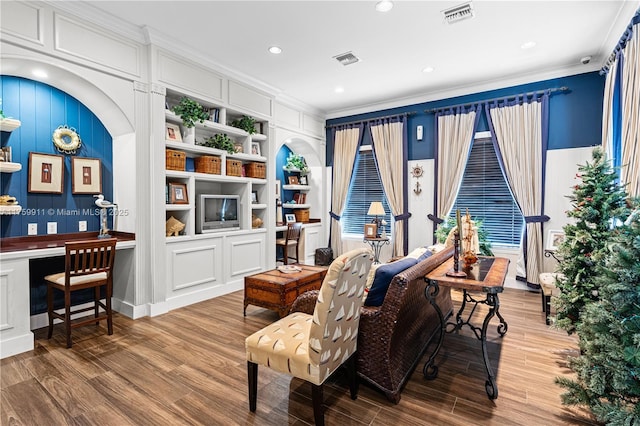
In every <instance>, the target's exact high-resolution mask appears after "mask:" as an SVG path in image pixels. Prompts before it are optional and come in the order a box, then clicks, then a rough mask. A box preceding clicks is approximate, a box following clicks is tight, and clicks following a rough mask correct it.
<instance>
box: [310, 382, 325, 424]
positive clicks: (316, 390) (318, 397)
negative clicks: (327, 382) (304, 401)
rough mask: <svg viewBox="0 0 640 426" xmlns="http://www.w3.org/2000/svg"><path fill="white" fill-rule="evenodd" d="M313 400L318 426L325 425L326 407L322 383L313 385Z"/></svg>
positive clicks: (314, 414)
mask: <svg viewBox="0 0 640 426" xmlns="http://www.w3.org/2000/svg"><path fill="white" fill-rule="evenodd" d="M311 400H312V402H313V418H314V419H315V422H316V426H324V407H323V406H322V400H323V392H322V385H314V384H312V385H311Z"/></svg>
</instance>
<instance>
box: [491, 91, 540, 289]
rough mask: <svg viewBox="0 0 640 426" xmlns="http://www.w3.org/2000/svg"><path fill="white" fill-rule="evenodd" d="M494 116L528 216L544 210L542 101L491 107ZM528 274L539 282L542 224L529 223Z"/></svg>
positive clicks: (508, 170) (509, 173)
mask: <svg viewBox="0 0 640 426" xmlns="http://www.w3.org/2000/svg"><path fill="white" fill-rule="evenodd" d="M490 112H491V119H492V121H493V126H494V129H495V133H496V139H497V141H498V146H499V147H500V151H501V153H502V160H503V163H504V166H505V173H506V175H507V180H508V183H509V186H510V188H511V192H513V195H514V197H515V198H516V200H517V201H518V204H519V205H520V208H521V209H522V213H523V214H524V216H538V215H541V214H542V104H541V102H531V103H525V104H523V105H514V106H506V107H503V108H491V109H490ZM526 227H527V247H521V249H522V250H523V251H524V250H526V253H527V265H526V272H527V274H526V278H527V281H528V282H530V283H532V284H539V278H538V275H539V273H540V271H541V265H542V251H543V245H542V224H541V223H539V222H536V223H527V224H526Z"/></svg>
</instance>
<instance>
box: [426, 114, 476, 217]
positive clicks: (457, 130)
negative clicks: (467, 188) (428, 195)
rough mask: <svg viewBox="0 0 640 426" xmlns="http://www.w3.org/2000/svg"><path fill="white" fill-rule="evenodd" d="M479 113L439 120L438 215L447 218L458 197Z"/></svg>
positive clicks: (445, 116)
mask: <svg viewBox="0 0 640 426" xmlns="http://www.w3.org/2000/svg"><path fill="white" fill-rule="evenodd" d="M475 120H476V112H475V111H471V112H468V113H466V114H450V115H441V116H439V117H438V171H437V173H438V195H437V202H438V206H437V209H436V215H437V217H438V218H440V219H444V218H445V217H446V216H447V215H448V214H449V211H450V210H451V207H453V204H454V203H455V201H456V196H457V195H458V187H459V186H460V182H461V181H462V176H463V174H464V169H465V166H466V164H467V158H468V157H469V150H470V147H471V141H472V140H473V125H474V124H475Z"/></svg>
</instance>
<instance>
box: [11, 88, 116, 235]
mask: <svg viewBox="0 0 640 426" xmlns="http://www.w3.org/2000/svg"><path fill="white" fill-rule="evenodd" d="M0 96H1V98H2V109H3V111H4V114H5V115H6V116H8V117H14V118H17V119H19V120H20V121H21V122H22V125H21V127H19V128H18V129H16V130H14V131H13V132H12V133H7V132H2V145H3V146H5V145H6V146H10V147H11V148H12V156H13V158H12V160H13V162H16V163H20V164H22V170H21V171H19V172H16V173H13V174H7V173H2V174H1V176H0V178H1V182H0V192H1V193H2V194H9V195H12V196H14V197H16V198H17V199H18V202H19V203H20V205H21V206H22V208H23V211H22V214H20V215H15V216H0V236H1V237H16V236H24V235H27V227H28V224H29V223H37V224H38V235H43V234H46V231H47V222H57V224H58V225H57V226H58V233H67V232H77V231H78V222H79V221H81V220H86V221H87V229H88V230H89V231H97V230H99V228H100V221H99V216H98V214H97V211H96V206H95V204H94V201H95V198H94V197H93V196H92V195H85V194H77V195H74V194H72V169H71V158H72V157H74V156H73V155H67V154H61V153H59V152H57V151H56V149H55V147H54V145H53V142H52V135H53V132H54V130H55V129H57V128H58V126H61V125H67V126H68V127H73V128H75V129H76V130H77V132H78V134H79V135H80V137H81V139H82V147H81V149H80V150H79V151H78V152H77V153H76V154H75V157H89V158H98V159H100V161H101V162H102V193H103V194H104V195H105V198H106V199H108V200H112V199H113V198H112V197H113V156H112V138H111V136H110V135H109V133H108V132H107V130H106V128H105V127H104V125H103V124H102V122H101V121H100V120H99V119H98V117H96V116H95V115H94V114H93V113H92V112H91V111H90V110H89V109H88V108H87V107H86V106H84V105H83V104H82V103H81V102H79V101H78V100H77V99H75V98H74V97H72V96H69V95H68V94H66V93H64V92H62V91H60V90H58V89H56V88H54V87H52V86H49V85H47V84H44V83H40V82H36V81H33V80H29V79H24V78H18V77H11V76H0ZM29 152H39V153H44V154H56V155H62V156H63V157H64V187H63V193H62V194H36V193H29V192H28V184H27V182H28V176H29V166H28V164H29ZM110 226H112V222H111V221H110Z"/></svg>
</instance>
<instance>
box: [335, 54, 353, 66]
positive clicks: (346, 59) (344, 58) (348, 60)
mask: <svg viewBox="0 0 640 426" xmlns="http://www.w3.org/2000/svg"><path fill="white" fill-rule="evenodd" d="M333 58H334V59H335V60H336V61H338V62H340V63H341V64H342V65H344V66H347V65H351V64H355V63H356V62H360V58H358V57H357V56H356V55H354V54H353V53H351V52H347V53H342V54H340V55H338V56H334V57H333Z"/></svg>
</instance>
